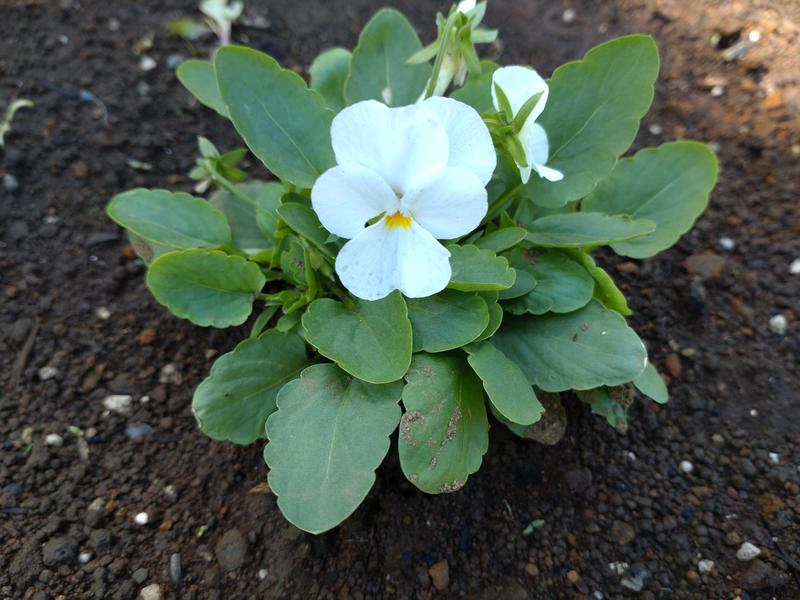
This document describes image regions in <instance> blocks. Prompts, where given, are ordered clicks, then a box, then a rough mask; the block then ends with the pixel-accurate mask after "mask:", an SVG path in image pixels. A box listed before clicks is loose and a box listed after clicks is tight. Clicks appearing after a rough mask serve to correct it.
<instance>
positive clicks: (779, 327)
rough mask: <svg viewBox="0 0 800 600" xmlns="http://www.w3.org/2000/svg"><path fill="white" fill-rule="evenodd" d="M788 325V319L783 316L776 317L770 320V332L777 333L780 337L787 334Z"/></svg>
mask: <svg viewBox="0 0 800 600" xmlns="http://www.w3.org/2000/svg"><path fill="white" fill-rule="evenodd" d="M788 325H789V323H788V322H787V321H786V317H784V316H783V315H775V316H774V317H772V318H771V319H770V320H769V328H770V331H772V332H773V333H777V334H778V335H783V334H784V333H786V327H787V326H788Z"/></svg>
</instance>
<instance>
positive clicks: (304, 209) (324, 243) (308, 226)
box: [278, 202, 338, 258]
mask: <svg viewBox="0 0 800 600" xmlns="http://www.w3.org/2000/svg"><path fill="white" fill-rule="evenodd" d="M278 214H279V215H280V217H281V218H282V219H283V220H284V221H286V224H287V225H288V226H289V227H291V228H292V229H293V230H294V231H296V232H297V233H299V234H300V235H302V236H303V237H304V238H306V239H307V240H308V241H309V242H311V243H312V244H314V245H315V246H316V247H317V248H319V250H320V251H322V252H323V253H324V254H325V255H326V256H329V257H330V258H333V257H334V256H336V254H337V252H338V249H337V248H336V246H335V245H334V244H331V243H328V238H329V237H330V234H329V233H328V232H327V231H326V230H325V228H324V227H323V226H322V223H320V222H319V218H318V217H317V214H316V213H315V212H314V210H313V209H311V208H309V207H308V206H305V205H304V204H300V203H298V202H286V203H284V204H281V206H280V208H278Z"/></svg>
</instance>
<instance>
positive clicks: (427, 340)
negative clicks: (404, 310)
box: [406, 290, 489, 352]
mask: <svg viewBox="0 0 800 600" xmlns="http://www.w3.org/2000/svg"><path fill="white" fill-rule="evenodd" d="M406 303H407V304H408V318H409V319H411V328H412V330H413V335H414V352H419V351H420V350H424V351H425V352H444V351H445V350H453V349H454V348H460V347H461V346H464V345H466V344H469V343H470V342H471V341H473V340H474V339H476V338H477V337H478V336H479V335H481V333H483V331H484V330H485V329H486V326H487V325H488V324H489V310H488V308H487V306H486V302H484V301H483V299H482V298H481V297H480V296H478V295H477V294H469V293H466V292H457V291H455V290H444V291H443V292H440V293H439V294H436V295H435V296H428V297H427V298H409V299H408V300H406Z"/></svg>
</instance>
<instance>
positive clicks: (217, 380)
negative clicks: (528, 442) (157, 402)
mask: <svg viewBox="0 0 800 600" xmlns="http://www.w3.org/2000/svg"><path fill="white" fill-rule="evenodd" d="M307 366H308V357H307V356H306V345H305V343H304V342H303V340H302V339H301V338H300V337H299V336H297V335H295V334H285V333H280V332H279V331H276V330H274V329H271V330H269V331H267V332H266V333H264V334H263V335H262V336H261V337H258V338H254V339H248V340H245V341H243V342H242V343H240V344H239V345H238V346H236V348H234V350H233V351H231V352H228V353H227V354H223V355H222V356H220V357H219V358H218V359H217V360H216V361H215V362H214V365H213V366H212V367H211V373H210V374H209V376H208V377H206V379H205V380H204V381H203V382H202V383H201V384H200V385H199V386H198V387H197V390H195V392H194V398H193V399H192V410H193V411H194V414H195V416H196V417H197V420H198V421H199V422H200V429H201V430H202V431H203V433H205V434H206V435H207V436H208V437H210V438H213V439H215V440H228V441H231V442H234V443H236V444H250V443H252V442H254V441H255V440H257V439H258V438H260V437H264V423H266V422H267V417H268V416H269V415H270V414H272V412H273V411H274V410H275V399H276V398H277V396H278V392H279V391H280V389H281V387H283V385H284V384H285V383H286V382H287V381H290V380H292V379H294V378H295V377H297V376H298V375H299V374H300V371H302V370H303V369H304V368H306V367H307Z"/></svg>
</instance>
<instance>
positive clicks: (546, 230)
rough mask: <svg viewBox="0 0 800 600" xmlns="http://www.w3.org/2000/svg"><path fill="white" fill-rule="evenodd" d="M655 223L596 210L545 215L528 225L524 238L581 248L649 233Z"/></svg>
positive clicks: (547, 245) (553, 244)
mask: <svg viewBox="0 0 800 600" xmlns="http://www.w3.org/2000/svg"><path fill="white" fill-rule="evenodd" d="M655 230H656V224H655V223H654V222H653V221H650V220H649V219H635V220H634V219H632V218H630V217H628V216H626V215H606V214H603V213H599V212H576V213H564V214H560V215H548V216H546V217H542V218H540V219H536V220H535V221H534V222H533V223H531V224H530V225H529V226H528V241H529V242H531V243H533V244H536V245H537V246H543V247H545V248H584V247H592V246H603V245H605V244H611V243H614V242H619V241H622V240H630V239H633V238H637V237H641V236H643V235H647V234H648V233H653V232H654V231H655Z"/></svg>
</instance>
